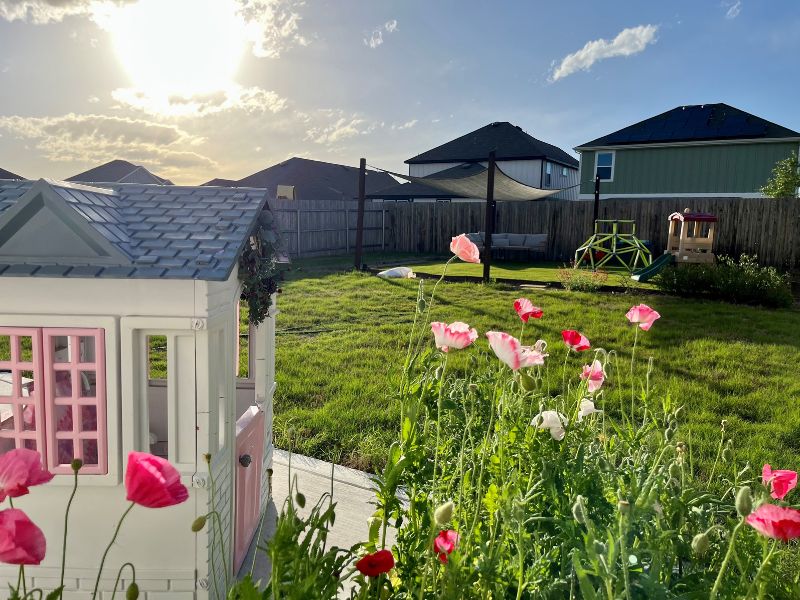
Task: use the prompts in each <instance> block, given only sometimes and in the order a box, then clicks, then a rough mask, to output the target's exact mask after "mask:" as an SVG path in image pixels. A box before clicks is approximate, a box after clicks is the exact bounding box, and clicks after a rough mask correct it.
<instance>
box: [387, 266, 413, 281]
mask: <svg viewBox="0 0 800 600" xmlns="http://www.w3.org/2000/svg"><path fill="white" fill-rule="evenodd" d="M378 277H383V278H384V279H413V278H414V277H416V275H414V271H412V270H411V269H410V268H409V267H393V268H391V269H386V270H385V271H381V272H380V273H378Z"/></svg>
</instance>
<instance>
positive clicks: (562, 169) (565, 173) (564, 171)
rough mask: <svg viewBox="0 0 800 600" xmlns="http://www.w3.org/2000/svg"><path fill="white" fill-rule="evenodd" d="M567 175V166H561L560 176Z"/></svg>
mask: <svg viewBox="0 0 800 600" xmlns="http://www.w3.org/2000/svg"><path fill="white" fill-rule="evenodd" d="M567 175H568V171H567V167H561V176H562V177H566V176H567Z"/></svg>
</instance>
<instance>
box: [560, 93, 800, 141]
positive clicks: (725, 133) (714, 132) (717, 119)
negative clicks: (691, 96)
mask: <svg viewBox="0 0 800 600" xmlns="http://www.w3.org/2000/svg"><path fill="white" fill-rule="evenodd" d="M782 138H798V139H800V133H798V132H796V131H793V130H791V129H787V128H786V127H783V126H781V125H776V124H775V123H772V122H770V121H767V120H765V119H762V118H761V117H757V116H755V115H753V114H750V113H748V112H745V111H743V110H739V109H738V108H735V107H733V106H729V105H727V104H722V103H718V104H696V105H693V106H678V107H677V108H673V109H672V110H668V111H667V112H665V113H661V114H660V115H656V116H655V117H651V118H649V119H645V120H644V121H640V122H639V123H635V124H633V125H629V126H628V127H624V128H623V129H620V130H619V131H615V132H614V133H610V134H608V135H604V136H603V137H599V138H597V139H596V140H592V141H591V142H586V143H585V144H581V145H580V146H577V147H576V148H575V149H576V150H581V149H584V148H594V147H598V146H624V145H628V144H654V143H670V142H673V143H677V142H691V141H712V140H741V139H748V140H759V139H782Z"/></svg>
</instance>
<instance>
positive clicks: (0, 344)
mask: <svg viewBox="0 0 800 600" xmlns="http://www.w3.org/2000/svg"><path fill="white" fill-rule="evenodd" d="M0 360H5V361H9V360H11V336H9V335H0Z"/></svg>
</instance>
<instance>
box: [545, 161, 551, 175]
mask: <svg viewBox="0 0 800 600" xmlns="http://www.w3.org/2000/svg"><path fill="white" fill-rule="evenodd" d="M545 165H546V167H545V169H546V170H545V173H547V174H548V175H552V173H553V163H545Z"/></svg>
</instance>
